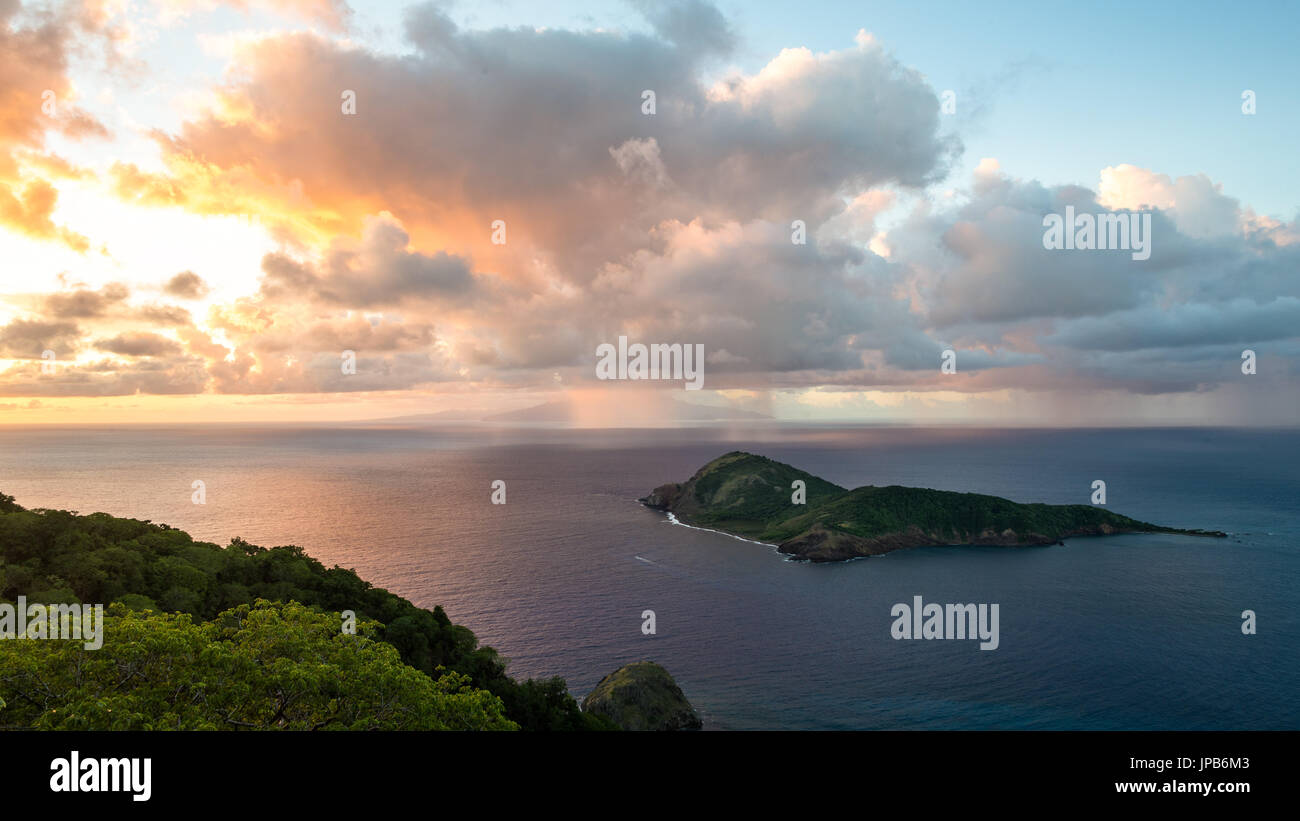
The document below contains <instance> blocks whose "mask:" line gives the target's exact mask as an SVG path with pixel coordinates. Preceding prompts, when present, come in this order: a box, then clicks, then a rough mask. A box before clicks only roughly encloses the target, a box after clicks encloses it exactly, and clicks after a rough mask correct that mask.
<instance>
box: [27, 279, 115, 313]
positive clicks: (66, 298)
mask: <svg viewBox="0 0 1300 821" xmlns="http://www.w3.org/2000/svg"><path fill="white" fill-rule="evenodd" d="M130 295H131V292H130V289H128V288H127V286H126V285H124V284H122V283H111V284H109V285H105V286H104V287H103V288H101V289H100V290H98V291H91V290H87V289H84V288H82V289H78V290H75V291H65V292H58V293H53V294H50V295H48V296H47V297H45V304H44V313H45V314H46V315H48V316H53V317H71V318H78V319H84V318H88V317H99V316H104V315H105V314H107V313H108V312H109V310H110V309H112V308H114V307H116V306H118V305H120V304H121V303H122V302H124V301H125V300H126V299H127V298H128V297H129V296H130Z"/></svg>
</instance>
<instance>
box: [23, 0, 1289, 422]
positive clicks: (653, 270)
mask: <svg viewBox="0 0 1300 821" xmlns="http://www.w3.org/2000/svg"><path fill="white" fill-rule="evenodd" d="M1297 17H1300V10H1297V8H1296V7H1294V6H1287V5H1278V4H1271V3H1269V4H1250V3H1246V4H1237V5H1235V6H1233V7H1232V8H1231V9H1224V8H1221V7H1220V8H1215V7H1213V6H1212V5H1211V4H1191V5H1188V4H1173V3H1144V4H1140V5H1138V4H1120V3H1096V4H1089V5H1088V6H1087V7H1086V8H1083V7H1080V8H1078V9H1076V8H1074V7H1069V6H1066V5H1064V4H1061V5H1053V4H1047V5H1044V4H1029V3H981V4H969V3H923V2H908V3H903V2H900V3H863V2H856V3H817V2H812V3H806V4H800V5H797V6H795V7H791V6H790V4H788V3H782V4H778V3H775V2H744V3H741V2H734V3H728V2H721V3H717V4H711V3H708V2H705V1H704V0H665V1H664V2H656V1H655V0H632V2H608V3H605V2H601V3H596V2H548V3H545V4H539V3H531V2H530V3H525V2H485V3H472V4H471V3H465V2H461V3H438V2H435V3H398V2H373V3H366V4H359V3H358V4H355V6H354V7H349V6H348V5H346V4H344V3H343V2H340V1H339V0H269V2H261V3H252V2H221V0H138V1H135V2H126V1H125V0H81V1H80V2H67V3H53V4H38V3H19V2H16V0H0V424H33V423H81V422H99V423H106V424H126V423H136V422H139V423H154V422H178V421H193V422H220V421H286V422H291V421H337V420H348V419H367V418H378V417H390V416H402V415H414V414H433V413H441V414H445V415H448V416H455V415H463V416H470V417H478V416H482V415H484V414H489V413H492V412H498V411H508V410H514V409H518V408H526V407H529V406H532V405H537V404H542V403H557V402H558V403H562V404H565V405H567V406H568V407H570V408H571V409H572V414H573V418H574V419H575V420H576V421H578V422H580V423H582V424H599V425H618V424H621V423H626V422H628V420H630V419H634V418H639V417H638V416H637V413H636V412H637V411H638V409H639V410H640V411H641V412H642V413H641V415H642V416H644V413H645V411H646V409H647V408H652V409H654V412H655V413H658V412H660V411H659V409H660V408H669V410H671V407H672V406H671V405H662V404H660V403H658V401H657V400H661V399H662V398H663V397H664V396H671V397H673V398H676V399H678V400H682V401H687V402H692V403H696V404H706V405H713V406H719V407H726V408H734V409H737V410H744V411H748V412H751V413H754V412H756V413H761V414H766V415H770V416H773V417H776V418H778V419H782V420H791V421H804V420H809V421H861V422H916V423H977V424H986V423H1005V424H1025V425H1114V424H1135V425H1162V424H1177V425H1292V424H1295V421H1296V411H1295V409H1296V408H1297V407H1300V401H1298V400H1300V390H1297V380H1296V378H1295V377H1296V375H1297V354H1298V353H1300V330H1298V329H1300V282H1298V281H1297V277H1296V272H1297V261H1298V260H1300V200H1298V199H1297V197H1296V195H1295V193H1294V192H1295V191H1296V190H1297V185H1296V183H1297V179H1296V177H1297V174H1298V173H1300V172H1298V171H1297V169H1300V163H1297V162H1296V161H1295V157H1294V145H1293V139H1288V138H1289V137H1292V136H1293V135H1294V134H1296V133H1300V94H1297V92H1296V88H1295V82H1296V79H1295V78H1296V77H1300V56H1298V54H1297V50H1296V49H1294V48H1293V44H1292V42H1291V39H1290V38H1291V37H1292V33H1293V32H1294V31H1295V27H1296V23H1297V22H1300V21H1297V19H1296V18H1297ZM647 91H653V93H654V100H653V102H654V110H653V111H649V110H648V109H647V107H646V106H647V102H646V95H645V92H647ZM1067 209H1069V210H1068V211H1067ZM1067 213H1068V214H1071V215H1074V214H1082V215H1085V217H1084V219H1093V220H1095V219H1096V218H1097V217H1099V216H1100V217H1102V218H1107V217H1117V216H1122V217H1123V218H1124V220H1125V221H1126V224H1130V223H1128V220H1129V219H1130V217H1132V218H1133V219H1134V220H1137V221H1134V222H1132V223H1131V224H1132V225H1133V226H1134V228H1135V230H1134V233H1133V235H1132V237H1131V239H1132V240H1133V241H1134V242H1136V240H1137V238H1138V236H1139V235H1138V233H1137V232H1136V228H1137V226H1140V225H1143V224H1146V225H1149V228H1148V229H1147V231H1146V232H1145V233H1144V234H1143V235H1144V236H1145V237H1146V239H1148V240H1149V249H1148V250H1149V253H1148V254H1147V255H1146V256H1143V254H1141V253H1135V252H1133V249H1132V248H1130V247H1127V246H1125V247H1121V248H1114V247H1110V248H1105V247H1099V248H1092V249H1087V248H1083V247H1073V248H1071V247H1067V248H1049V247H1047V245H1048V244H1049V243H1048V242H1047V240H1046V236H1045V230H1046V229H1045V225H1046V224H1047V222H1046V220H1047V219H1048V218H1050V216H1051V215H1058V216H1061V215H1065V214H1067ZM1138 217H1142V219H1145V220H1147V222H1146V223H1143V222H1141V221H1140V220H1138V219H1137V218H1138ZM1103 232H1104V229H1103V231H1102V232H1098V234H1097V236H1098V237H1101V236H1102V233H1103ZM1117 236H1121V237H1122V235H1117ZM1072 239H1073V236H1072ZM1079 244H1080V245H1084V244H1086V243H1085V242H1081V243H1079ZM1094 244H1097V243H1094ZM1139 257H1141V258H1139ZM619 337H626V338H627V339H628V340H629V342H630V343H632V344H635V343H642V344H646V345H650V344H664V345H670V344H680V345H684V346H691V347H692V348H694V346H701V347H700V349H701V350H702V351H703V355H704V362H703V365H702V378H701V379H700V380H699V381H700V385H701V389H700V390H698V391H696V390H687V389H686V385H685V380H682V379H677V380H673V379H663V380H655V381H649V380H647V381H636V380H617V379H616V380H606V379H602V378H601V377H602V373H601V370H600V368H599V366H598V362H599V360H600V355H599V353H598V352H599V351H600V350H601V346H602V345H607V344H608V345H616V344H617V342H618V339H619ZM945 363H947V365H948V367H946V368H945V367H944V365H945ZM633 373H634V374H635V369H633ZM647 391H654V397H648V395H647Z"/></svg>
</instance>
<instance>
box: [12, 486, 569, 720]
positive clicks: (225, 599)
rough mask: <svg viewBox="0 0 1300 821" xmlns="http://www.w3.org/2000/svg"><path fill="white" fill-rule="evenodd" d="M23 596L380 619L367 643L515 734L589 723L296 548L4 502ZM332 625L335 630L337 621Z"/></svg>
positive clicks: (204, 616)
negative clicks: (495, 709)
mask: <svg viewBox="0 0 1300 821" xmlns="http://www.w3.org/2000/svg"><path fill="white" fill-rule="evenodd" d="M19 595H24V596H27V597H28V599H29V600H30V601H40V602H42V603H46V604H48V603H53V602H62V601H67V602H75V601H78V600H79V601H82V602H102V603H111V602H121V603H122V604H124V605H126V606H127V607H128V608H129V609H132V610H136V611H145V610H153V611H158V612H167V613H184V614H188V615H190V616H192V617H193V618H194V619H195V620H196V621H211V620H213V619H215V618H216V617H217V616H218V614H220V613H223V612H224V611H227V610H229V609H231V608H237V607H238V606H239V605H246V604H251V603H252V602H254V601H256V600H258V599H266V600H268V601H279V602H289V601H296V602H299V603H301V604H304V605H307V606H308V607H310V608H312V609H315V610H317V611H323V612H326V613H332V614H336V613H339V612H341V611H343V610H352V611H354V612H355V613H356V615H357V618H358V619H359V620H368V621H373V622H376V623H377V627H376V628H375V630H376V632H375V638H376V639H377V640H378V641H381V642H384V643H385V644H388V645H391V646H392V647H393V648H395V649H396V651H397V652H398V653H399V654H400V657H401V659H402V661H403V662H405V663H406V664H408V665H410V666H412V667H414V668H415V669H416V670H419V671H421V672H422V673H424V674H426V675H427V676H431V677H434V678H438V677H439V676H440V675H441V673H440V671H442V670H445V671H446V672H448V673H457V674H460V675H462V676H465V677H468V680H469V682H470V683H471V684H472V685H473V686H474V687H477V688H481V689H486V690H489V691H491V692H492V693H495V694H496V695H497V696H498V697H500V698H501V700H502V701H503V702H504V704H505V708H506V714H507V715H508V716H510V717H511V718H512V719H514V720H515V721H516V722H517V723H518V724H519V725H520V726H521V728H522V729H525V730H561V729H562V730H580V729H588V728H590V727H591V725H592V720H591V719H590V718H589V717H588V716H586V715H584V714H583V713H582V712H581V710H579V709H578V705H577V702H576V701H575V700H574V699H573V697H572V696H570V695H569V694H568V693H567V691H566V690H565V688H564V686H563V682H560V684H559V685H558V686H557V685H556V684H555V683H554V682H556V681H559V680H555V679H552V680H548V681H544V682H536V683H534V682H531V681H529V682H523V683H519V682H516V681H514V680H513V679H511V678H510V677H509V676H507V675H506V662H505V660H504V659H502V658H501V657H500V656H499V655H498V654H497V652H496V651H495V650H493V649H492V648H491V647H486V646H479V643H478V639H477V638H476V637H475V636H474V633H473V632H471V631H470V630H469V629H467V628H465V627H463V626H461V625H457V624H452V622H451V619H449V618H448V617H447V614H446V613H445V612H443V610H442V608H441V607H435V608H434V609H433V610H431V611H430V610H424V609H422V608H419V607H416V606H415V605H414V604H412V603H411V602H409V601H407V600H406V599H403V598H401V597H400V596H397V595H394V594H393V593H390V592H388V591H387V590H384V589H382V588H377V587H374V586H372V585H371V584H370V583H369V582H367V581H365V580H363V579H361V578H360V577H358V576H357V574H356V573H354V572H353V571H351V570H345V569H343V568H340V567H337V566H336V567H333V568H326V567H325V566H324V565H322V564H321V563H320V562H318V561H316V560H315V559H313V558H311V557H310V556H308V555H306V553H305V552H304V551H303V550H302V548H300V547H296V546H286V547H275V548H270V549H267V548H264V547H259V546H257V545H253V544H249V543H248V542H246V541H244V540H243V539H240V538H235V539H232V540H231V542H230V545H229V546H228V547H226V548H224V549H223V548H221V547H218V546H217V545H214V544H209V543H206V542H196V541H194V540H193V539H191V538H190V536H189V534H187V533H185V532H184V531H182V530H177V529H175V528H171V527H168V526H166V525H156V524H152V523H150V522H144V521H139V520H136V519H121V518H116V517H113V516H109V515H108V514H105V513H93V514H90V515H87V516H79V515H77V514H75V513H72V512H69V511H64V510H30V511H29V510H24V509H23V508H22V507H20V506H18V505H17V504H15V503H14V502H13V500H12V498H11V497H9V496H4V495H2V494H0V601H10V602H12V601H14V600H16V598H17V597H18V596H19ZM330 618H331V619H334V622H335V630H338V628H339V622H338V618H337V616H331V617H330ZM96 652H102V651H96ZM11 704H12V700H11Z"/></svg>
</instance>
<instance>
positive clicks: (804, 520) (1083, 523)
mask: <svg viewBox="0 0 1300 821" xmlns="http://www.w3.org/2000/svg"><path fill="white" fill-rule="evenodd" d="M795 480H802V481H803V482H804V483H805V486H806V500H805V503H804V504H802V505H799V504H795V503H794V502H793V501H792V494H793V490H792V483H793V482H794V481H795ZM641 502H642V503H643V504H645V505H646V506H648V507H651V508H654V509H657V510H664V511H667V512H670V513H672V514H673V515H675V516H676V517H677V518H678V519H679V520H680V521H682V522H684V523H686V524H691V525H696V526H699V527H708V528H712V529H716V530H722V531H725V532H728V533H733V534H736V535H739V536H744V537H746V538H749V539H755V540H758V541H763V542H770V543H773V544H777V545H778V546H779V549H780V551H781V552H782V553H787V554H790V555H792V556H795V557H797V558H801V559H808V560H810V561H815V562H822V561H839V560H843V559H852V558H858V557H862V556H876V555H880V554H883V553H888V552H889V551H891V550H898V549H901V548H907V547H924V546H942V545H1001V546H1032V545H1051V544H1057V543H1059V542H1060V541H1061V540H1062V539H1065V538H1068V537H1071V536H1103V535H1111V534H1115V533H1182V534H1188V535H1197V536H1223V535H1225V534H1223V533H1221V532H1219V531H1203V530H1181V529H1178V528H1172V527H1162V526H1160V525H1154V524H1150V523H1148V522H1140V521H1138V520H1137V519H1131V518H1129V517H1127V516H1121V515H1120V514H1118V513H1112V512H1110V511H1109V510H1106V509H1105V508H1101V507H1096V506H1093V505H1047V504H1020V503H1017V502H1012V501H1010V500H1007V499H1003V498H1001V497H998V496H986V495H983V494H979V493H955V492H952V491H945V490H931V489H928V488H914V487H901V486H898V485H891V486H888V487H873V486H867V487H860V488H857V489H854V490H848V489H846V488H842V487H840V486H839V485H836V484H833V483H831V482H827V481H825V480H824V479H820V478H818V477H816V476H813V475H812V474H810V473H807V472H805V471H802V470H799V469H798V468H794V467H791V466H790V465H786V464H783V463H781V462H777V461H775V460H772V459H768V458H766V457H764V456H757V455H755V454H752V453H744V452H742V451H733V452H731V453H728V454H725V455H723V456H720V457H718V458H717V459H714V460H713V461H712V462H709V463H708V464H707V465H705V466H704V467H702V468H700V469H699V470H698V471H696V473H695V475H694V476H692V477H691V478H690V479H689V480H687V481H686V482H684V483H680V484H667V485H661V486H659V487H657V488H655V489H654V491H653V492H652V493H651V494H650V495H649V496H647V497H645V498H644V499H642V500H641Z"/></svg>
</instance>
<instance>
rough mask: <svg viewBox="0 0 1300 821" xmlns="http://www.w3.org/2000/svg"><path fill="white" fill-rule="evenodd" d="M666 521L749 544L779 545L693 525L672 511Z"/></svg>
mask: <svg viewBox="0 0 1300 821" xmlns="http://www.w3.org/2000/svg"><path fill="white" fill-rule="evenodd" d="M668 521H669V522H670V523H671V524H675V525H677V526H678V527H689V528H690V529H691V530H703V531H704V532H705V533H718V534H721V535H723V536H730V537H731V538H733V539H739V540H740V541H742V542H749V543H750V544H761V545H762V546H763V547H780V545H777V544H770V543H768V542H759V541H755V540H753V539H746V538H744V537H743V536H737V535H736V534H734V533H727V532H726V531H725V530H712V529H710V528H707V527H696V526H695V525H688V524H686V523H685V522H679V521H677V517H676V516H674V515H673V514H672V513H669V514H668Z"/></svg>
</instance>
